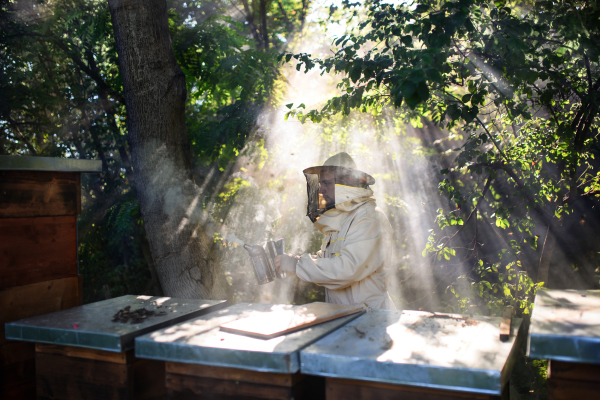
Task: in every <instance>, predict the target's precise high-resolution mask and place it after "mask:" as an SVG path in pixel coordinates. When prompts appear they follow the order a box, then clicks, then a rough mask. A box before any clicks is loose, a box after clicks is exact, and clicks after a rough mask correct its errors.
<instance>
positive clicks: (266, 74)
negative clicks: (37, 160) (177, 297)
mask: <svg viewBox="0 0 600 400" xmlns="http://www.w3.org/2000/svg"><path fill="white" fill-rule="evenodd" d="M242 3H244V2H242ZM258 5H259V3H258V2H256V3H250V6H251V8H252V10H254V11H255V13H254V14H255V15H256V16H257V18H258V17H259V16H260V15H262V14H261V12H262V11H261V10H259V6H258ZM280 5H281V6H280ZM168 7H169V14H168V17H169V25H170V29H171V35H172V43H173V47H174V50H175V54H176V57H177V61H178V62H179V64H180V65H181V68H182V70H183V71H184V73H185V75H186V82H187V86H188V99H187V112H186V115H187V121H186V122H187V128H188V134H189V139H190V143H191V144H192V151H193V153H194V156H195V158H194V160H195V162H196V167H197V168H196V171H200V173H199V176H198V177H197V179H203V178H205V176H203V175H202V172H201V171H204V169H202V168H206V169H210V168H213V167H214V166H216V170H217V172H216V174H213V175H212V178H217V179H215V180H216V182H215V180H213V179H208V181H209V182H207V184H206V185H204V188H203V190H204V191H205V195H206V197H207V198H211V196H212V191H220V190H222V189H223V187H222V186H220V185H219V184H218V182H220V180H222V179H226V178H227V177H224V175H226V174H227V170H226V169H225V168H224V167H225V166H226V165H228V164H231V163H232V161H234V160H235V159H236V158H237V157H238V156H239V155H240V154H243V153H244V150H243V148H244V147H245V146H246V142H247V141H248V140H249V138H250V137H252V135H254V134H255V131H256V128H257V117H258V112H259V111H260V110H262V109H263V108H265V107H273V105H274V104H275V103H276V102H277V100H278V97H277V96H278V94H277V93H278V92H277V91H278V90H279V89H280V87H281V84H282V81H281V78H280V75H279V71H278V70H279V67H278V66H277V63H276V56H275V55H274V54H275V53H274V52H273V50H272V48H273V46H276V47H281V46H282V45H284V44H285V40H286V37H287V38H290V39H291V38H292V37H293V36H294V35H295V34H296V33H297V32H298V29H299V28H300V27H301V25H302V24H303V21H304V17H305V13H306V9H307V7H308V3H307V2H302V1H292V0H288V1H283V2H271V3H269V8H268V9H266V10H263V11H264V15H265V16H266V13H267V12H268V13H270V15H269V16H268V18H267V19H266V20H265V21H266V23H267V24H268V25H267V24H265V25H264V26H263V27H262V28H261V29H262V32H263V33H266V34H267V35H269V38H270V40H269V42H270V43H271V47H268V46H267V47H265V46H264V45H263V46H258V45H257V43H256V42H255V41H254V40H253V39H252V36H253V35H252V32H250V30H249V27H248V26H247V25H248V24H247V18H248V16H249V15H250V14H252V12H251V13H250V14H246V13H241V14H240V13H236V12H231V13H229V12H228V11H227V10H232V11H234V10H236V9H237V10H239V9H243V5H242V4H239V3H238V2H237V1H233V2H231V1H225V2H214V1H182V0H170V1H168ZM254 14H252V15H254ZM284 14H285V15H286V17H289V18H287V20H286V19H285V18H283V15H284ZM292 15H293V17H292ZM0 17H1V20H0V68H1V71H2V72H1V74H0V143H1V146H0V154H8V155H30V156H50V157H64V158H69V157H73V158H80V159H100V160H102V173H101V174H93V175H92V174H90V175H89V176H86V177H85V178H84V179H83V182H82V184H83V188H82V189H83V190H82V197H83V205H84V213H83V215H82V216H81V217H80V218H79V232H80V247H79V256H80V264H81V268H82V271H85V273H84V274H85V279H84V286H85V292H86V296H85V298H86V301H92V300H99V299H101V298H102V296H103V294H102V290H101V289H102V286H103V285H105V284H108V285H109V289H110V292H111V295H112V296H116V295H120V294H125V293H127V292H129V293H132V292H136V291H137V292H141V291H144V290H146V289H147V288H148V287H149V286H148V285H150V283H151V282H150V279H151V273H152V271H151V267H150V266H151V264H152V260H151V257H149V254H147V252H145V251H143V250H144V248H145V247H147V241H146V239H145V232H144V228H143V225H140V224H139V223H138V219H139V216H137V215H134V214H135V210H136V209H137V207H138V206H137V195H136V192H135V189H134V183H135V174H134V171H133V170H132V168H131V163H130V151H129V146H128V142H127V138H128V136H127V127H126V120H127V116H126V111H125V107H124V101H123V97H122V90H123V88H122V84H121V78H120V72H119V67H118V60H117V53H116V49H115V42H114V38H113V28H112V22H111V17H110V13H109V9H108V4H107V3H106V2H105V1H100V0H89V1H83V0H53V1H46V0H19V1H18V2H13V1H8V2H6V1H5V2H2V3H0ZM286 21H287V22H286ZM259 25H260V24H259ZM199 165H200V166H199ZM140 288H141V289H140Z"/></svg>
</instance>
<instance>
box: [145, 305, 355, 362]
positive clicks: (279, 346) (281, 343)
mask: <svg viewBox="0 0 600 400" xmlns="http://www.w3.org/2000/svg"><path fill="white" fill-rule="evenodd" d="M291 307H292V306H290V305H283V304H281V305H273V304H249V303H239V304H236V305H235V306H232V307H228V308H226V309H224V310H220V311H217V312H214V313H211V314H209V315H204V316H202V317H199V318H196V319H193V320H189V321H186V322H183V323H180V324H177V325H174V326H171V327H169V328H165V329H161V330H159V331H155V332H152V333H149V334H147V335H144V336H141V337H138V338H137V339H136V340H135V355H136V356H137V357H140V358H150V359H155V360H163V361H173V362H181V363H193V364H202V365H214V366H219V367H233V368H241V369H247V370H252V371H262V372H280V373H288V374H291V373H295V372H297V371H298V370H299V369H300V357H299V354H298V353H299V351H300V350H301V349H302V348H304V347H306V346H308V345H309V344H311V343H313V342H315V341H316V340H318V339H320V338H321V337H323V336H325V335H327V334H329V333H331V332H333V331H334V330H336V329H338V328H339V327H341V326H343V325H344V324H346V323H348V322H349V321H352V320H353V319H355V318H357V317H359V316H360V315H362V312H360V313H356V314H353V315H349V316H346V317H341V318H338V319H335V320H333V321H329V322H325V323H322V324H319V325H314V326H312V327H309V328H306V329H303V330H300V331H296V332H293V333H290V334H287V335H282V336H279V337H276V338H273V339H268V340H264V339H257V338H252V337H248V336H241V335H237V334H234V333H227V332H224V331H221V330H220V329H219V327H220V326H221V325H223V324H225V323H227V322H231V321H234V320H237V319H240V318H246V317H249V316H252V315H256V314H257V313H268V312H274V311H280V310H286V309H289V308H291Z"/></svg>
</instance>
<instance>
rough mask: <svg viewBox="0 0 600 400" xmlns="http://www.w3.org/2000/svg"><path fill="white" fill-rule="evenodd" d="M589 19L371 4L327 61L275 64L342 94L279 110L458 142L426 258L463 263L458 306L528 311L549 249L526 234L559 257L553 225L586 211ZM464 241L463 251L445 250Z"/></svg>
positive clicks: (593, 49) (591, 193)
mask: <svg viewBox="0 0 600 400" xmlns="http://www.w3.org/2000/svg"><path fill="white" fill-rule="evenodd" d="M345 6H346V7H347V8H352V7H358V5H357V4H350V3H348V2H346V3H345ZM599 19H600V9H599V8H598V7H597V6H596V5H595V3H590V2H584V1H555V2H550V1H538V2H533V4H532V5H531V6H529V5H527V4H522V5H521V6H519V5H518V4H517V5H514V6H511V5H510V4H509V3H508V2H506V1H496V2H491V1H486V0H457V1H443V2H441V1H428V0H425V1H417V2H414V3H408V4H406V3H401V4H386V3H384V2H382V1H379V0H374V1H371V2H368V3H367V6H366V16H365V18H364V19H362V20H361V22H360V24H359V26H358V28H357V29H356V30H354V31H353V32H350V33H348V34H346V35H342V36H341V37H339V38H337V39H336V40H335V41H334V43H333V44H334V46H336V51H335V53H334V55H333V56H331V57H328V58H325V59H320V58H314V57H311V55H309V54H304V53H300V54H292V53H284V54H282V55H281V56H280V59H282V61H283V62H290V61H291V60H296V61H297V64H296V68H297V69H298V70H301V69H302V68H304V71H305V72H307V71H309V70H311V69H313V68H318V69H320V71H321V73H322V74H324V73H336V74H343V78H342V79H341V82H340V83H339V85H338V88H339V89H340V90H341V92H342V94H341V95H338V96H336V97H334V98H332V99H330V100H329V101H327V103H326V104H325V106H324V107H323V108H322V109H320V110H310V111H305V109H304V108H305V107H304V106H303V105H300V106H298V107H296V108H293V105H291V104H290V105H288V107H289V108H290V111H289V112H288V115H290V116H295V117H297V118H298V119H300V121H302V122H304V121H306V120H307V119H308V120H311V121H313V122H321V121H322V120H323V118H327V117H330V116H332V115H334V114H336V113H341V114H344V115H347V114H349V112H350V111H351V110H352V109H357V110H360V111H362V112H371V113H372V112H378V111H379V110H381V109H382V107H384V106H385V105H392V106H394V107H397V108H400V109H401V110H402V112H403V113H404V115H405V118H406V119H407V120H408V119H412V120H414V119H415V118H418V117H419V116H421V117H425V118H427V119H428V120H430V121H433V122H434V123H435V124H437V125H438V126H439V127H441V128H446V129H447V130H449V131H450V132H451V133H454V134H457V133H460V134H461V135H463V136H464V137H465V139H466V140H464V142H463V144H462V146H461V147H459V148H455V149H454V151H455V152H456V156H455V158H454V161H453V165H452V166H451V167H450V168H447V169H444V170H443V171H442V173H443V174H446V175H447V178H446V179H444V180H443V181H442V182H441V183H440V186H439V189H440V193H442V194H444V195H445V196H447V197H448V199H449V200H450V202H451V204H452V208H451V210H450V212H448V211H447V210H446V211H444V210H441V211H440V214H439V216H438V219H437V222H438V228H437V229H435V230H432V231H431V237H430V238H429V241H428V243H427V246H426V249H425V251H424V255H425V256H427V255H428V254H430V255H431V257H432V258H431V262H432V263H435V260H436V259H441V258H445V259H449V258H450V257H456V258H460V261H458V263H459V264H461V265H470V270H469V272H468V273H466V274H464V275H462V277H461V279H459V280H458V281H457V282H456V283H454V284H453V285H451V286H449V288H448V290H451V291H452V292H453V293H455V294H456V297H457V299H458V302H457V304H456V306H457V307H458V308H459V309H463V310H466V309H468V307H469V306H472V307H479V308H480V312H485V313H492V312H497V310H498V309H499V308H500V307H501V306H503V305H507V304H512V305H515V306H516V308H517V310H520V312H519V313H528V312H529V311H530V309H531V303H530V302H531V299H532V296H533V295H534V294H535V291H536V290H537V288H539V287H540V286H541V285H543V284H544V283H546V282H544V281H546V279H547V273H544V272H543V271H544V268H545V266H544V265H543V264H544V263H543V262H540V264H539V267H538V265H537V262H536V261H535V260H536V257H537V259H538V260H539V259H540V258H539V257H540V255H541V256H542V260H543V259H544V258H545V259H547V260H548V259H549V257H550V256H551V254H552V251H553V246H552V245H550V243H551V242H552V240H548V244H549V245H548V246H545V247H544V248H543V249H541V248H538V246H537V244H538V241H537V238H536V235H535V234H534V228H535V227H536V226H542V227H549V230H548V232H550V234H549V235H547V236H548V237H551V236H552V235H553V236H554V237H556V239H557V243H558V245H559V247H560V248H562V249H563V250H565V249H566V250H568V247H569V246H567V245H566V243H567V242H566V240H568V236H569V235H568V233H569V232H568V230H565V229H563V228H561V227H562V226H563V225H565V224H567V222H568V217H569V215H570V214H573V213H574V212H575V208H577V207H587V208H586V210H588V211H587V212H588V213H591V214H597V210H596V211H594V208H593V205H594V204H597V202H598V197H599V196H600V186H599V184H598V183H599V178H600V170H599V169H598V163H597V162H596V161H595V154H596V153H597V151H598V122H599V121H598V113H597V112H598V105H599V104H600V69H599V65H598V63H599V62H600V53H599V51H598V49H599V48H600V47H599V44H600V25H599V24H598V23H597V21H598V20H599ZM467 215H468V218H466V219H465V218H464V217H463V216H467ZM578 215H579V214H578ZM469 222H470V223H471V225H470V226H467V225H469ZM478 225H482V226H484V227H486V228H482V229H486V230H487V233H486V234H482V232H480V231H478ZM457 227H458V230H457ZM447 232H451V233H447ZM465 235H472V237H473V239H472V240H471V241H470V245H468V246H466V247H461V246H460V245H458V244H456V245H455V243H457V242H458V238H463V237H464V236H465ZM485 236H487V239H488V240H490V239H491V240H492V241H493V242H495V244H498V243H499V244H500V246H497V247H499V248H498V249H497V251H496V252H495V253H491V252H490V251H489V249H488V250H487V251H483V250H482V245H483V244H484V243H483V242H482V240H483V237H485ZM544 241H546V239H544ZM467 242H468V240H467ZM587 244H588V247H587V250H586V251H589V250H590V247H591V249H594V248H597V244H595V243H590V242H588V243H587ZM540 247H541V246H540ZM596 251H597V250H596ZM574 256H575V259H576V260H577V255H574ZM582 262H583V261H582V260H581V258H580V259H579V261H576V263H582ZM465 287H469V290H468V291H465V290H463V289H464V288H465ZM470 302H472V304H468V303H470ZM453 307H454V306H453Z"/></svg>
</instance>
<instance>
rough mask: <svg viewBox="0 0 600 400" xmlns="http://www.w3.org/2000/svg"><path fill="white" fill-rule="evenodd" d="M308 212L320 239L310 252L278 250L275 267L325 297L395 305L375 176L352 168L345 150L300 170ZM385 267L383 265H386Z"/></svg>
mask: <svg viewBox="0 0 600 400" xmlns="http://www.w3.org/2000/svg"><path fill="white" fill-rule="evenodd" d="M303 172H304V176H305V177H306V182H307V190H308V207H307V208H308V214H307V216H308V217H309V218H310V219H311V221H312V222H313V224H314V226H315V228H317V229H318V230H319V231H321V232H322V233H323V234H324V235H325V237H324V239H323V244H322V245H321V250H320V251H319V252H317V254H316V256H313V255H310V254H303V255H302V256H299V255H292V254H283V255H281V256H277V257H276V258H275V266H276V267H277V268H278V269H279V270H280V271H283V272H286V273H288V274H294V275H296V276H297V277H298V278H300V279H302V280H303V281H306V282H312V283H315V284H317V285H320V286H324V287H325V294H326V301H327V302H328V303H334V304H363V303H364V304H366V305H367V306H369V307H371V308H376V309H380V308H384V309H395V307H394V303H393V302H392V299H391V298H390V296H389V294H388V292H387V287H386V281H387V276H388V273H389V272H388V268H389V267H390V266H391V256H392V253H391V252H392V246H391V238H392V234H393V231H392V227H391V226H390V223H389V221H388V219H387V217H386V216H385V214H384V213H383V211H381V210H380V209H379V208H378V207H377V205H376V204H375V199H374V198H373V191H372V190H371V188H370V186H369V185H372V184H374V183H375V179H374V178H373V177H372V176H371V175H369V174H366V173H364V172H361V171H359V170H358V169H357V168H356V164H355V163H354V161H353V160H352V157H350V156H349V155H348V154H347V153H339V154H336V155H334V156H333V157H331V158H329V159H328V160H327V161H325V163H324V164H323V166H317V167H311V168H307V169H305V170H304V171H303ZM386 267H387V268H386Z"/></svg>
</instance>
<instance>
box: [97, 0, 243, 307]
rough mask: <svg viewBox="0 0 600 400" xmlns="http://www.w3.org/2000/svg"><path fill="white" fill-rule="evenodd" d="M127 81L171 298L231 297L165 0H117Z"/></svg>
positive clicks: (151, 227)
mask: <svg viewBox="0 0 600 400" xmlns="http://www.w3.org/2000/svg"><path fill="white" fill-rule="evenodd" d="M108 4H109V7H110V13H111V17H112V23H113V29H114V32H115V41H116V45H117V53H118V55H119V67H120V69H121V76H122V79H123V89H124V94H125V96H124V97H125V106H126V108H127V125H128V130H129V145H130V149H131V161H132V164H133V169H134V173H135V185H136V189H137V192H138V196H139V201H140V208H141V212H142V218H143V221H144V227H145V229H146V233H147V237H148V242H149V244H150V251H151V254H152V259H153V260H154V263H155V265H156V272H157V274H158V278H159V280H160V284H161V287H162V289H163V291H164V293H165V295H167V296H175V297H182V298H204V299H229V298H230V292H231V290H230V288H229V285H228V284H227V280H226V279H225V274H224V272H223V270H222V269H221V267H220V264H219V260H218V258H217V253H216V246H215V244H214V243H213V240H212V237H211V236H210V235H208V234H207V232H206V231H205V229H204V227H203V226H202V225H201V224H200V221H201V220H202V217H203V216H202V213H203V211H202V206H201V202H200V201H199V200H200V197H201V192H200V190H199V188H198V187H197V186H196V184H195V183H194V181H193V176H192V161H191V154H190V147H189V143H188V140H187V135H186V130H185V116H184V111H185V100H186V96H187V91H186V85H185V75H184V74H183V72H181V69H180V68H179V66H178V65H177V61H176V60H175V53H174V52H173V47H172V45H171V36H170V34H169V27H168V20H167V4H166V1H165V0H109V1H108Z"/></svg>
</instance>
